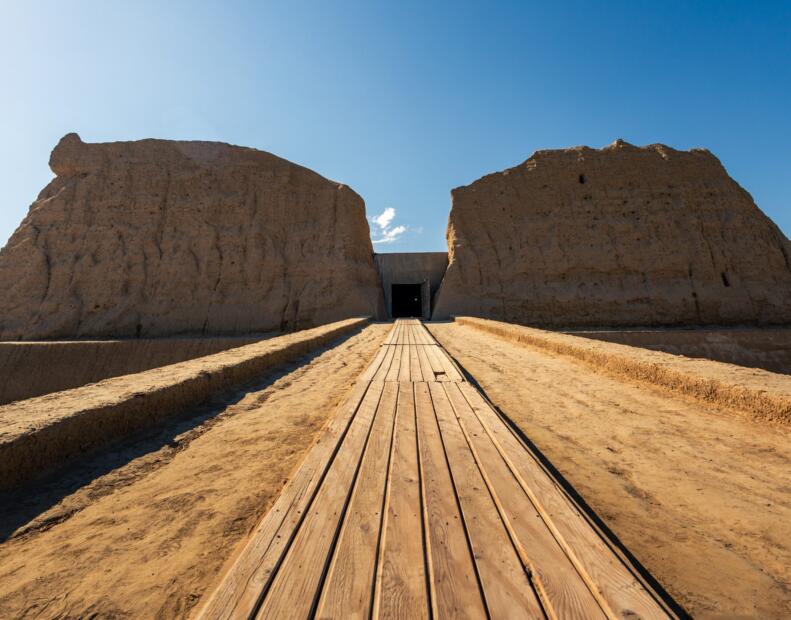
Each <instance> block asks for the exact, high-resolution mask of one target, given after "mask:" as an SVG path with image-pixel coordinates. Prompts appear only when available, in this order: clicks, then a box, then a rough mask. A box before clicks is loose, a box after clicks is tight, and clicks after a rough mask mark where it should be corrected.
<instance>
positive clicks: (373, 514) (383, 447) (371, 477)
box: [316, 383, 398, 618]
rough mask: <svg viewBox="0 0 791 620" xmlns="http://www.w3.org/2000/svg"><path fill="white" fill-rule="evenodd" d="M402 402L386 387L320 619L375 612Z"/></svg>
mask: <svg viewBox="0 0 791 620" xmlns="http://www.w3.org/2000/svg"><path fill="white" fill-rule="evenodd" d="M397 396H398V385H397V384H395V383H387V384H385V386H384V391H383V393H382V398H381V400H380V401H379V407H378V409H377V412H376V418H375V420H374V424H373V427H372V429H371V437H370V439H369V440H368V446H367V448H366V450H365V456H364V457H363V462H362V465H361V467H360V473H359V475H358V477H357V482H356V484H355V488H354V491H353V493H352V498H351V501H350V503H349V508H348V509H347V511H346V519H345V520H344V523H343V526H342V528H341V533H340V536H339V538H338V543H337V545H336V547H335V551H334V553H333V557H332V563H331V564H330V568H329V571H328V573H327V578H326V579H325V582H324V586H323V588H322V594H321V597H320V599H319V605H318V608H317V614H316V617H317V618H367V617H368V614H369V613H370V611H371V603H372V597H373V590H374V580H375V572H376V562H377V549H378V545H379V534H380V531H381V526H382V518H383V506H384V499H385V491H386V483H387V471H388V463H389V460H390V452H391V447H392V445H391V444H392V438H393V426H394V422H395V409H396V398H397Z"/></svg>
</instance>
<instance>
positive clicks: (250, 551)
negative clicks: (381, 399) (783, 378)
mask: <svg viewBox="0 0 791 620" xmlns="http://www.w3.org/2000/svg"><path fill="white" fill-rule="evenodd" d="M368 386H369V384H367V383H357V384H356V385H355V386H354V388H352V391H351V393H350V394H349V396H348V398H347V399H346V401H345V402H344V403H343V405H341V406H340V407H339V408H338V411H337V413H336V414H335V415H334V416H333V417H332V418H331V420H330V421H329V423H328V425H327V427H326V428H325V430H324V431H323V432H322V433H321V435H320V436H319V439H318V440H317V442H316V444H315V445H314V446H313V448H311V450H310V451H309V452H308V454H307V456H306V457H305V460H304V461H303V462H302V465H301V466H300V467H299V469H298V470H297V472H296V473H295V474H294V476H293V477H292V478H291V480H289V482H288V484H286V486H285V487H284V488H283V491H282V492H281V493H280V495H279V496H278V498H277V500H276V501H275V503H274V505H273V506H272V508H271V509H270V510H269V512H267V513H266V515H265V516H264V518H263V519H262V520H261V522H260V523H259V524H258V526H257V527H256V528H255V530H254V531H253V534H252V535H251V537H250V541H249V542H248V543H247V545H246V546H245V547H244V549H243V550H242V551H241V553H240V554H239V556H238V558H237V559H236V561H235V562H234V563H233V565H232V566H231V568H230V569H229V571H228V573H227V574H226V575H225V577H224V578H223V580H222V582H221V583H220V585H219V586H218V588H217V589H216V590H215V591H214V592H213V594H212V595H211V596H210V597H209V599H208V600H207V601H206V603H205V605H204V606H203V608H202V609H201V610H200V611H199V613H198V614H197V617H198V618H202V619H204V620H219V619H226V618H234V619H236V618H249V617H250V615H251V614H252V613H253V612H254V610H255V607H256V605H257V604H258V601H259V597H260V595H261V593H262V591H263V590H264V588H266V586H267V585H268V583H269V580H270V579H271V576H272V574H273V573H274V570H275V568H276V567H277V565H278V563H279V562H280V560H281V558H282V556H283V554H284V552H285V549H286V548H287V546H288V544H289V542H290V541H291V539H292V536H293V534H294V533H295V532H296V529H297V527H298V526H299V523H300V522H301V520H302V517H303V515H304V514H305V511H306V509H307V507H308V506H309V505H310V503H311V501H312V500H313V498H314V496H315V493H316V491H317V489H318V487H319V485H320V484H321V481H322V480H323V478H324V476H325V474H326V472H327V471H328V469H329V468H330V465H331V463H332V462H333V458H334V457H335V455H336V451H337V450H338V448H339V446H340V442H341V441H342V440H343V438H344V436H345V434H346V433H347V432H348V430H349V427H350V425H351V423H352V421H353V420H354V419H355V415H356V413H357V411H358V408H359V407H360V406H361V404H362V402H363V398H364V397H365V396H366V393H367V392H368Z"/></svg>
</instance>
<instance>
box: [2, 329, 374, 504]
mask: <svg viewBox="0 0 791 620" xmlns="http://www.w3.org/2000/svg"><path fill="white" fill-rule="evenodd" d="M367 321H368V319H365V318H359V319H347V320H344V321H338V322H336V323H330V324H328V325H324V326H321V327H316V328H314V329H308V330H304V331H300V332H296V333H292V334H287V335H284V336H278V337H275V338H271V339H269V340H265V341H262V342H257V343H254V344H250V345H247V346H243V347H238V348H235V349H230V350H228V351H223V352H221V353H215V354H214V355H209V356H206V357H201V358H198V359H194V360H189V361H185V362H180V363H178V364H172V365H169V366H163V367H160V368H155V369H152V370H147V371H145V372H141V373H137V374H134V375H125V376H122V377H115V378H112V379H106V380H104V381H101V382H99V383H95V384H92V385H87V386H83V387H80V388H75V389H72V390H66V391H63V392H57V393H54V394H48V395H46V396H40V397H38V398H30V399H27V400H24V401H19V402H16V403H11V404H9V405H5V406H2V407H0V489H4V488H9V487H12V486H14V485H16V484H19V483H20V482H22V481H24V480H25V479H28V478H31V477H33V476H36V475H38V474H40V473H43V472H46V471H47V470H51V469H53V468H54V467H57V466H59V465H61V464H63V463H64V462H66V461H68V460H70V459H72V458H74V457H76V456H78V455H80V454H83V453H85V452H88V451H91V450H94V449H96V448H97V447H99V446H101V445H102V444H104V443H107V442H109V441H112V440H114V439H118V438H121V437H124V436H125V435H127V434H129V433H131V432H134V431H135V430H139V429H142V428H145V427H149V426H152V425H154V424H156V423H157V422H159V421H160V420H163V419H165V418H167V417H170V416H173V415H175V414H178V413H180V412H182V411H184V410H185V409H186V408H188V407H190V406H194V405H197V404H199V403H201V402H203V401H205V400H207V399H208V398H210V397H211V396H213V395H215V394H218V393H222V392H225V391H228V390H231V389H234V388H237V387H240V386H242V385H244V384H246V383H248V382H250V381H252V380H254V379H256V378H257V377H259V376H261V374H262V373H264V372H266V371H268V370H270V369H272V368H273V367H275V366H277V365H279V364H283V363H286V362H289V361H293V360H295V359H297V358H298V357H300V356H302V355H304V354H306V353H308V352H310V351H311V350H313V349H315V348H317V347H320V346H323V345H326V344H327V343H329V342H331V341H332V340H335V339H337V338H338V337H340V336H342V335H345V334H348V333H351V332H353V331H355V330H358V329H360V328H361V327H362V326H363V325H365V324H366V323H367Z"/></svg>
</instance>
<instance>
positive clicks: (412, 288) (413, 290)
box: [391, 284, 423, 319]
mask: <svg viewBox="0 0 791 620" xmlns="http://www.w3.org/2000/svg"><path fill="white" fill-rule="evenodd" d="M392 287H393V288H392V290H391V294H392V308H393V318H394V319H398V318H403V317H416V318H421V317H422V316H423V293H422V290H421V289H422V288H423V287H422V285H421V284H393V285H392Z"/></svg>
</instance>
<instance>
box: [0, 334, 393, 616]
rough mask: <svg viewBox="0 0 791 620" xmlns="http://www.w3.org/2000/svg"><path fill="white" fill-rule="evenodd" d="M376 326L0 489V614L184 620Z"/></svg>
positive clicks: (340, 393)
mask: <svg viewBox="0 0 791 620" xmlns="http://www.w3.org/2000/svg"><path fill="white" fill-rule="evenodd" d="M388 329H389V326H387V325H371V326H368V327H366V328H365V329H364V330H363V331H362V332H361V333H359V334H356V335H354V336H352V337H350V338H348V339H346V340H343V341H342V343H341V344H340V345H339V346H337V347H335V348H332V349H329V350H328V349H320V350H319V351H318V352H317V353H316V354H315V355H313V356H309V357H307V358H303V359H302V360H300V363H296V364H293V365H291V366H289V367H288V368H286V369H285V370H283V371H282V372H280V373H278V374H276V375H274V376H271V377H268V378H267V379H266V380H263V381H262V383H261V384H260V385H257V386H255V387H253V388H251V389H248V390H245V391H244V392H242V393H239V394H237V395H236V396H235V397H233V398H230V399H227V400H226V402H217V403H213V404H211V405H207V406H205V407H202V408H201V409H200V410H196V411H195V412H194V415H191V416H189V417H187V418H185V419H182V420H181V421H179V422H178V423H172V424H171V425H169V426H167V427H163V428H161V429H159V430H158V431H157V432H156V433H152V434H149V435H148V436H146V437H140V438H138V439H136V440H135V441H134V442H131V441H130V442H127V443H126V444H124V445H117V446H114V447H113V449H112V450H107V451H105V453H104V454H102V455H98V456H96V457H95V458H93V459H91V460H90V461H89V462H85V463H82V464H80V465H79V466H75V467H72V468H71V469H70V470H69V471H68V472H64V473H61V474H60V475H59V476H58V477H57V478H52V479H50V480H47V481H42V482H41V483H38V484H37V485H36V486H35V488H28V489H26V490H25V491H26V492H25V495H21V496H20V495H17V496H4V497H0V507H1V508H0V541H2V542H1V543H0V618H28V617H36V618H39V617H41V618H85V617H100V618H127V617H129V618H131V617H134V618H180V617H185V616H186V615H187V614H188V613H189V611H190V610H191V608H192V607H193V606H194V605H195V603H196V602H197V601H198V599H199V598H200V596H201V595H202V594H203V593H204V591H205V590H206V589H207V588H208V587H210V586H211V585H212V584H213V581H214V580H215V579H216V578H217V577H218V573H219V572H220V570H221V568H222V565H223V563H224V562H225V561H226V559H227V558H228V557H229V556H230V555H231V554H232V553H233V551H234V548H235V546H236V545H237V544H238V543H239V542H240V541H242V540H243V539H244V538H245V537H246V535H247V534H248V533H249V531H250V530H251V529H252V528H253V527H254V526H255V524H256V522H257V521H258V519H259V518H260V517H261V516H262V515H263V514H264V512H265V511H266V510H267V508H268V507H269V506H270V505H271V503H272V502H273V500H274V498H275V497H276V496H277V494H278V492H279V491H280V489H281V488H282V485H283V484H284V482H285V480H286V479H287V478H288V476H289V475H290V473H291V472H292V471H293V470H294V469H295V468H296V467H297V466H298V465H299V463H300V462H301V460H302V458H303V456H304V453H305V452H306V450H307V449H308V448H309V447H310V445H311V444H312V442H313V440H314V439H315V437H316V434H317V433H318V432H319V430H320V429H321V427H322V426H323V424H324V422H325V421H326V419H327V417H328V416H329V415H330V414H331V413H332V411H333V409H334V407H335V406H336V405H337V404H338V403H339V402H340V401H341V400H342V399H343V398H344V396H345V395H346V393H347V392H348V389H349V387H350V386H351V384H352V382H353V381H354V379H355V378H356V377H357V375H358V374H359V373H360V372H361V371H362V370H363V368H364V367H365V365H366V364H367V362H368V361H369V360H370V359H371V357H372V356H373V355H374V353H375V352H376V349H377V348H378V346H379V344H380V343H381V341H382V339H383V338H384V336H385V334H386V332H387V330H388Z"/></svg>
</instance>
